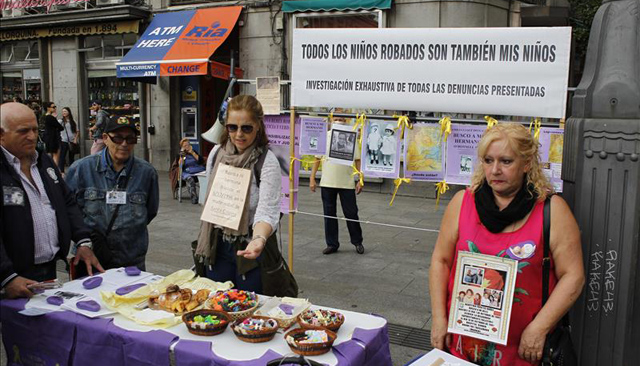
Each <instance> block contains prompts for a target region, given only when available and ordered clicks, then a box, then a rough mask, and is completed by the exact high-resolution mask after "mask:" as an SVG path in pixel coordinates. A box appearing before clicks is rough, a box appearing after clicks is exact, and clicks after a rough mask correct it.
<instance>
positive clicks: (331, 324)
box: [298, 309, 344, 332]
mask: <svg viewBox="0 0 640 366" xmlns="http://www.w3.org/2000/svg"><path fill="white" fill-rule="evenodd" d="M298 324H299V325H300V327H301V328H326V329H329V330H330V331H333V332H337V331H338V329H340V327H341V326H342V324H344V315H342V314H341V313H339V312H337V311H331V310H325V309H317V310H311V309H309V310H305V311H303V312H302V313H301V314H300V315H299V316H298Z"/></svg>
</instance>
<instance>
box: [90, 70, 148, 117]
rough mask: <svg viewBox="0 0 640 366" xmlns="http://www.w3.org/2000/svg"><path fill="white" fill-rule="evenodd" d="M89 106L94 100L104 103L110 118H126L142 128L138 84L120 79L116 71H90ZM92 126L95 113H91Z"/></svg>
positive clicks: (103, 106)
mask: <svg viewBox="0 0 640 366" xmlns="http://www.w3.org/2000/svg"><path fill="white" fill-rule="evenodd" d="M87 76H88V79H89V80H88V81H89V85H88V86H89V100H88V102H89V103H88V105H89V106H91V103H92V102H93V101H94V100H101V101H102V108H103V109H104V110H105V111H106V112H107V113H109V116H125V117H127V118H129V119H131V120H132V121H134V122H135V124H136V125H137V126H138V128H139V127H140V101H139V98H138V83H137V82H135V81H131V80H127V79H118V78H117V77H116V71H115V70H89V71H88V72H87ZM89 113H90V116H91V117H90V121H89V122H90V124H93V123H94V121H95V113H94V112H93V111H90V112H89Z"/></svg>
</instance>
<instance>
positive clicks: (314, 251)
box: [147, 172, 448, 365]
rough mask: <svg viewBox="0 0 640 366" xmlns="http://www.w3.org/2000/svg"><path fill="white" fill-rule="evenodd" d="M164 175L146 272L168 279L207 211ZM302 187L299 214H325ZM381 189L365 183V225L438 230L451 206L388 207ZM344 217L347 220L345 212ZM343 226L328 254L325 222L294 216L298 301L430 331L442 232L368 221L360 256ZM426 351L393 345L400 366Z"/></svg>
mask: <svg viewBox="0 0 640 366" xmlns="http://www.w3.org/2000/svg"><path fill="white" fill-rule="evenodd" d="M160 177H161V178H160V193H161V200H160V202H161V203H160V212H159V213H158V216H157V217H156V218H155V219H154V220H153V222H152V223H151V225H149V236H150V246H149V253H148V255H147V270H149V271H151V272H154V273H158V274H162V275H167V274H169V273H172V272H174V271H176V270H178V269H181V268H189V267H190V266H191V265H192V264H193V260H192V257H191V249H190V248H191V247H190V243H191V241H193V240H195V239H196V237H197V232H198V228H199V218H200V214H201V210H202V206H200V205H192V204H191V202H190V200H189V199H188V197H187V198H186V199H183V200H182V203H178V201H177V200H174V199H172V196H171V192H170V188H169V184H168V178H167V177H168V175H167V174H166V173H165V172H160ZM304 184H306V182H305V181H303V182H301V186H300V192H299V198H298V199H299V201H298V211H301V212H309V213H314V214H322V200H321V197H320V190H319V189H318V190H317V191H316V193H311V192H310V191H309V188H308V187H307V186H304ZM367 190H369V191H374V192H367ZM375 191H377V192H379V191H380V189H379V188H378V187H376V184H375V183H367V185H366V186H365V191H364V192H362V193H361V194H360V195H359V196H358V208H359V215H360V219H361V220H362V221H370V222H379V223H385V224H391V225H400V226H407V227H414V228H422V229H431V230H437V229H438V228H439V226H440V220H441V218H442V214H443V212H444V209H445V207H446V204H447V203H448V201H442V202H441V204H440V207H438V208H437V209H436V205H435V200H433V199H425V198H417V197H404V196H401V195H398V196H397V197H396V199H395V201H394V203H393V206H391V207H390V206H389V201H390V200H391V195H389V194H383V193H375ZM400 191H402V188H401V189H400ZM338 216H343V215H342V212H341V210H340V209H339V210H338ZM288 221H289V220H288V217H287V216H286V215H285V216H283V217H282V220H281V228H280V230H279V231H280V233H281V234H282V235H281V236H280V238H281V241H282V252H283V256H284V257H285V258H288V248H289V238H288ZM339 227H340V229H339V231H340V249H339V251H338V252H337V253H334V254H331V255H323V254H322V250H323V249H324V248H325V241H324V223H323V218H322V217H317V216H311V215H305V214H302V213H297V214H296V215H295V216H294V240H293V242H294V245H293V264H292V267H293V271H294V275H295V278H296V280H297V281H298V285H299V287H300V294H299V296H300V297H304V298H308V299H309V301H311V303H313V304H315V305H320V306H329V307H334V308H339V309H345V310H351V311H357V312H362V313H373V314H378V315H381V316H383V317H385V318H386V319H387V320H388V321H389V322H390V323H393V324H399V325H403V326H408V327H412V328H420V329H430V328H431V324H430V321H431V307H430V300H429V293H428V282H427V273H428V270H429V262H430V259H431V253H432V252H433V248H434V246H435V242H436V239H437V232H427V231H419V230H411V229H405V228H396V227H389V226H379V225H375V224H362V229H363V233H364V247H365V253H364V254H362V255H360V254H357V253H356V251H355V247H354V246H353V245H351V244H350V242H349V234H348V231H347V227H346V222H345V221H340V224H339ZM290 265H291V263H290ZM422 353H424V351H422V350H419V349H415V348H409V347H403V346H399V345H391V355H392V359H393V363H394V365H404V364H405V363H407V362H408V361H410V360H411V359H413V358H414V357H416V356H417V355H420V354H422Z"/></svg>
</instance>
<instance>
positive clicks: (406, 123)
mask: <svg viewBox="0 0 640 366" xmlns="http://www.w3.org/2000/svg"><path fill="white" fill-rule="evenodd" d="M393 118H397V119H398V125H397V126H396V130H400V138H402V136H404V129H405V128H408V129H410V130H411V129H412V128H413V125H412V124H411V120H410V119H409V117H407V116H398V115H397V114H394V115H393Z"/></svg>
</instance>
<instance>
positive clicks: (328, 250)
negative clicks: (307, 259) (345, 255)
mask: <svg viewBox="0 0 640 366" xmlns="http://www.w3.org/2000/svg"><path fill="white" fill-rule="evenodd" d="M337 251H338V248H337V247H331V246H328V247H326V248H324V250H323V251H322V254H333V253H335V252H337Z"/></svg>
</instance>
